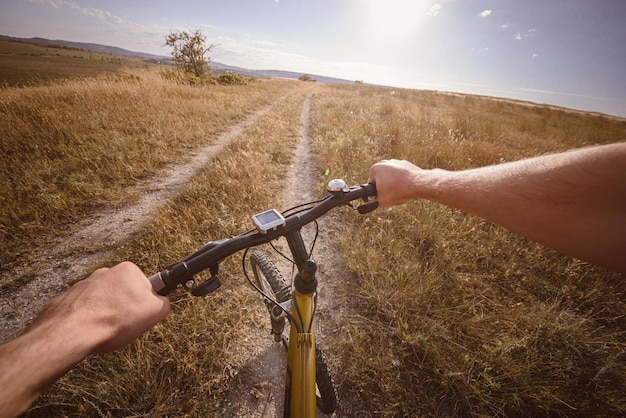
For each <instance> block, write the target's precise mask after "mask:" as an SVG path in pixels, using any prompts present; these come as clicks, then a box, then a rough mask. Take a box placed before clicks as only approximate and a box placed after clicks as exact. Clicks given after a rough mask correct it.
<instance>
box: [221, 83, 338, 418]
mask: <svg viewBox="0 0 626 418" xmlns="http://www.w3.org/2000/svg"><path fill="white" fill-rule="evenodd" d="M314 93H315V91H313V92H311V93H309V95H308V96H307V98H306V100H305V102H304V105H303V107H302V113H301V116H300V130H299V140H298V144H297V146H296V148H295V151H294V161H293V163H292V165H291V167H290V171H289V173H288V176H287V178H288V179H289V182H288V184H286V188H285V190H284V192H283V195H282V202H283V205H284V207H282V208H277V209H286V208H289V207H292V206H295V205H297V204H301V203H305V202H309V201H313V200H316V199H319V198H320V197H322V196H323V195H320V194H319V193H320V178H319V177H318V175H317V174H316V173H317V167H316V162H315V156H314V154H313V152H312V151H311V146H310V138H309V136H308V126H309V125H310V103H311V100H312V97H313V95H314ZM333 219H334V218H333V214H332V213H330V214H328V215H326V216H324V217H322V218H320V219H319V220H318V223H319V237H318V239H317V243H316V245H315V251H314V253H313V259H314V260H315V261H316V262H317V263H318V278H319V285H318V308H317V315H316V327H317V332H316V336H317V338H318V343H319V344H320V345H321V346H322V347H324V337H325V334H326V333H325V328H326V327H325V324H326V322H327V321H326V319H330V315H329V314H330V313H334V312H337V311H340V309H338V308H339V306H338V305H339V304H340V302H339V298H335V297H334V294H335V292H334V283H333V282H332V278H334V277H336V276H337V274H336V273H337V271H338V270H337V261H336V260H337V256H336V254H335V252H334V250H333V248H334V245H333V233H332V228H330V227H329V225H331V224H332V222H334V220H333ZM302 235H303V237H304V240H305V243H307V245H308V243H310V242H311V241H312V239H313V236H314V230H313V228H305V229H303V231H302ZM277 245H278V246H279V247H282V248H281V249H282V250H284V251H286V252H288V248H287V245H286V243H284V242H282V240H281V241H279V242H278V244H277ZM274 255H275V254H271V256H272V258H273V260H274V261H275V262H276V264H277V266H278V267H279V269H280V271H281V273H282V274H283V275H286V274H288V273H289V272H290V271H291V270H290V269H291V265H290V264H289V263H287V262H284V261H281V259H280V257H278V256H274ZM331 271H332V272H333V273H332V274H330V272H331ZM327 279H328V280H327ZM259 309H260V310H261V309H262V308H261V304H260V303H259ZM262 314H263V318H262V323H264V322H267V323H268V324H267V327H266V328H267V329H264V330H262V331H260V330H252V333H251V334H252V335H251V339H250V340H248V341H247V344H248V346H249V347H254V350H255V355H253V356H252V358H251V359H250V360H249V362H248V363H247V364H246V365H244V366H243V367H242V368H241V370H240V372H239V373H238V376H236V377H235V379H234V382H233V385H232V387H231V390H230V393H231V396H230V398H231V401H230V404H231V408H232V410H231V411H230V412H232V413H233V415H234V416H245V417H254V418H274V417H282V416H283V399H284V393H283V391H284V382H285V369H286V365H287V354H286V351H285V350H284V348H283V347H282V345H281V344H279V343H275V342H274V341H273V338H272V337H271V336H270V335H269V317H268V316H267V313H266V312H262ZM335 320H336V318H335ZM328 323H332V321H328ZM330 372H331V375H332V370H330ZM340 403H341V400H340ZM318 416H319V417H325V416H327V415H324V414H322V413H321V412H319V411H318Z"/></svg>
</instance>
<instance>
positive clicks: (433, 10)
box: [426, 4, 441, 16]
mask: <svg viewBox="0 0 626 418" xmlns="http://www.w3.org/2000/svg"><path fill="white" fill-rule="evenodd" d="M440 10H441V4H433V5H432V7H431V8H430V9H429V10H428V13H426V14H427V15H428V16H437V15H438V14H439V11H440Z"/></svg>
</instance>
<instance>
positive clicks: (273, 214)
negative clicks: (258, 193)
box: [252, 209, 285, 234]
mask: <svg viewBox="0 0 626 418" xmlns="http://www.w3.org/2000/svg"><path fill="white" fill-rule="evenodd" d="M252 222H254V226H255V227H256V229H258V230H259V232H260V233H262V234H265V233H267V231H269V230H271V229H274V228H277V227H279V226H283V225H285V218H283V216H282V215H281V214H280V213H278V211H277V210H276V209H270V210H266V211H265V212H261V213H257V214H256V215H254V216H253V217H252Z"/></svg>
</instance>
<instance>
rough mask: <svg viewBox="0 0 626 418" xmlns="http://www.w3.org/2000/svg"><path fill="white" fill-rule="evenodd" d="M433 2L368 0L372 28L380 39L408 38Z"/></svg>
mask: <svg viewBox="0 0 626 418" xmlns="http://www.w3.org/2000/svg"><path fill="white" fill-rule="evenodd" d="M432 3H433V1H432V0H367V1H366V2H365V4H366V7H367V12H368V17H369V22H370V30H371V31H372V34H373V35H374V36H376V37H377V38H379V39H385V40H388V41H399V40H402V39H406V38H408V37H410V36H411V35H414V34H415V33H416V32H417V30H418V28H419V26H420V23H421V22H422V20H423V18H424V16H426V14H427V12H428V10H429V9H430V7H431V6H432Z"/></svg>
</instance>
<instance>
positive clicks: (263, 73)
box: [0, 35, 354, 84]
mask: <svg viewBox="0 0 626 418" xmlns="http://www.w3.org/2000/svg"><path fill="white" fill-rule="evenodd" d="M0 39H4V40H9V41H19V42H30V43H34V44H57V45H64V46H70V47H74V48H82V49H87V50H92V51H98V52H105V53H110V54H118V55H124V56H128V57H139V58H144V59H152V60H155V61H168V60H171V59H172V58H171V57H170V56H167V55H154V54H147V53H145V52H137V51H129V50H127V49H123V48H118V47H116V46H110V45H101V44H93V43H86V42H73V41H65V40H61V39H54V40H52V39H45V38H13V37H10V36H4V35H0ZM210 64H211V67H213V68H214V69H215V70H216V71H217V72H221V73H224V72H232V73H237V74H241V75H244V76H248V77H257V78H267V77H269V78H289V79H295V80H297V79H298V78H300V77H301V76H302V75H303V74H304V73H297V72H293V71H282V70H251V69H246V68H241V67H234V66H231V65H227V64H222V63H220V62H215V61H211V62H210ZM309 75H310V76H311V78H312V79H313V80H316V81H318V82H320V83H339V84H353V83H354V80H344V79H340V78H334V77H326V76H322V75H318V74H310V73H309Z"/></svg>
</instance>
